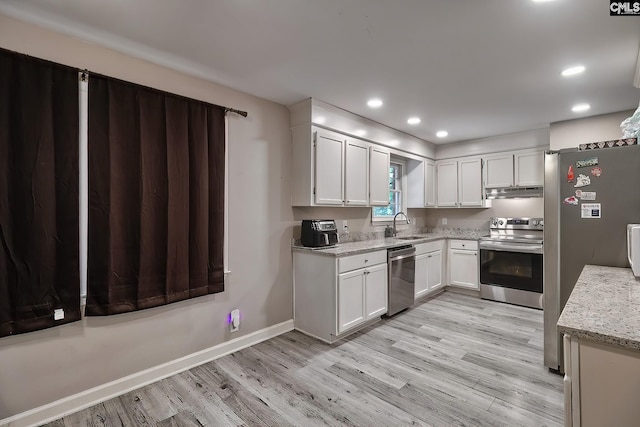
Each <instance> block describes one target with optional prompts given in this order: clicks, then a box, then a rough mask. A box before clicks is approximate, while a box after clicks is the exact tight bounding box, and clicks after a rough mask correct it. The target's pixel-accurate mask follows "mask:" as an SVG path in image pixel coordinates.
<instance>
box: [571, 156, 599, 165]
mask: <svg viewBox="0 0 640 427" xmlns="http://www.w3.org/2000/svg"><path fill="white" fill-rule="evenodd" d="M597 164H598V158H597V157H589V158H588V159H584V160H578V161H577V162H576V167H577V168H587V167H589V166H595V165H597Z"/></svg>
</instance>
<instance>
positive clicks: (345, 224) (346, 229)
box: [342, 219, 349, 233]
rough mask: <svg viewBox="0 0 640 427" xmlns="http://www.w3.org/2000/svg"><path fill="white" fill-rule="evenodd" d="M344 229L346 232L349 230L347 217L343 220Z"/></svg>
mask: <svg viewBox="0 0 640 427" xmlns="http://www.w3.org/2000/svg"><path fill="white" fill-rule="evenodd" d="M342 231H344V232H345V233H348V232H349V225H347V220H346V219H343V220H342Z"/></svg>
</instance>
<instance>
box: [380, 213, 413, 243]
mask: <svg viewBox="0 0 640 427" xmlns="http://www.w3.org/2000/svg"><path fill="white" fill-rule="evenodd" d="M398 215H402V216H404V217H405V219H406V220H407V224H410V223H411V220H410V219H409V217H408V216H407V214H405V213H404V212H402V211H401V212H398V213H397V214H395V216H394V217H393V228H390V227H389V226H387V228H386V229H385V236H386V237H396V235H397V234H398V229H397V228H396V218H398Z"/></svg>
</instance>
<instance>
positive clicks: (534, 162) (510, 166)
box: [484, 150, 544, 188]
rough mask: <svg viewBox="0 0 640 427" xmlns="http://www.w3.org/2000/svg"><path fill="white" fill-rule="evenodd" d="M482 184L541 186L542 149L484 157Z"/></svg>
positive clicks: (488, 185)
mask: <svg viewBox="0 0 640 427" xmlns="http://www.w3.org/2000/svg"><path fill="white" fill-rule="evenodd" d="M484 183H485V184H484V185H485V187H486V188H498V187H514V186H515V187H542V186H543V185H544V151H543V150H522V151H513V152H509V153H503V154H496V155H490V156H485V157H484Z"/></svg>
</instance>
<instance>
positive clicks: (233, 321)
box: [229, 308, 240, 332]
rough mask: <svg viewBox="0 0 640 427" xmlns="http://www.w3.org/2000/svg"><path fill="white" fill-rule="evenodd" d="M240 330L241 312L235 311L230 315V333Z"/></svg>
mask: <svg viewBox="0 0 640 427" xmlns="http://www.w3.org/2000/svg"><path fill="white" fill-rule="evenodd" d="M238 329H240V310H239V309H237V308H236V309H235V310H233V311H232V312H231V313H230V314H229V331H230V332H235V331H237V330H238Z"/></svg>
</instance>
